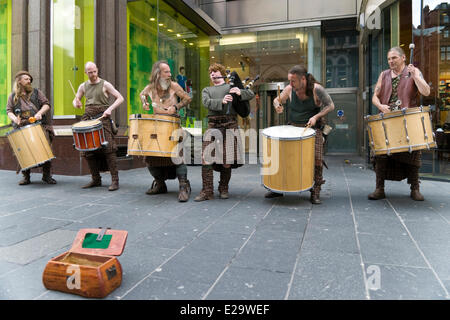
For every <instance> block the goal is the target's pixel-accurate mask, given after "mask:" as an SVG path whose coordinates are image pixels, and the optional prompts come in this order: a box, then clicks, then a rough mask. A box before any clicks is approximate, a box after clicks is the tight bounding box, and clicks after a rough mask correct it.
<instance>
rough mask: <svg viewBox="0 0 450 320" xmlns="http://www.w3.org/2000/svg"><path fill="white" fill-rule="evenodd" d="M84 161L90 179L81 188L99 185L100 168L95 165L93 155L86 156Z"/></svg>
mask: <svg viewBox="0 0 450 320" xmlns="http://www.w3.org/2000/svg"><path fill="white" fill-rule="evenodd" d="M86 161H87V163H88V166H89V171H90V172H91V176H92V180H91V182H89V183H88V184H86V185H84V186H83V187H82V188H83V189H88V188H93V187H100V186H101V185H102V177H101V176H100V170H99V168H98V165H97V159H96V158H95V156H93V155H89V156H86Z"/></svg>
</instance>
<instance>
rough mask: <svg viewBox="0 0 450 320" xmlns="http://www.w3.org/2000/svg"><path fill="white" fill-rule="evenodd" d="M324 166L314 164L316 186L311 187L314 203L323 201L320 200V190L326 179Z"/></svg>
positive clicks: (312, 201)
mask: <svg viewBox="0 0 450 320" xmlns="http://www.w3.org/2000/svg"><path fill="white" fill-rule="evenodd" d="M322 173H323V167H322V166H314V186H313V188H312V189H311V198H310V200H311V203H312V204H321V203H322V201H320V190H321V189H322V188H321V185H322V184H324V183H325V180H323V175H322Z"/></svg>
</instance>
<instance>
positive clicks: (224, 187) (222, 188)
mask: <svg viewBox="0 0 450 320" xmlns="http://www.w3.org/2000/svg"><path fill="white" fill-rule="evenodd" d="M230 179H231V168H222V171H220V181H219V194H220V199H228V198H229V195H228V184H229V182H230Z"/></svg>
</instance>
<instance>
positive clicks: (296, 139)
mask: <svg viewBox="0 0 450 320" xmlns="http://www.w3.org/2000/svg"><path fill="white" fill-rule="evenodd" d="M274 127H281V126H274ZM283 127H292V128H305V129H311V128H306V127H296V126H291V125H285V126H283ZM269 128H273V127H268V128H265V129H264V130H263V131H261V134H262V135H263V136H264V137H266V138H270V139H272V140H282V141H298V140H306V139H309V138H312V137H314V136H315V135H316V130H314V129H311V130H312V131H313V132H312V133H311V134H310V135H302V136H300V137H292V138H283V137H272V136H269V135H268V134H266V133H264V131H265V130H266V129H269ZM303 132H304V131H303Z"/></svg>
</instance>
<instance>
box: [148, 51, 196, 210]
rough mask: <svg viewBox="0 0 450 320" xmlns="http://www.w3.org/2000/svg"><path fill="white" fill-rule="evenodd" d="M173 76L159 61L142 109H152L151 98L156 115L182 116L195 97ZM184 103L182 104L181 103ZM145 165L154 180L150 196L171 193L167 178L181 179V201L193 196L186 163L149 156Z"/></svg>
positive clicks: (153, 69)
mask: <svg viewBox="0 0 450 320" xmlns="http://www.w3.org/2000/svg"><path fill="white" fill-rule="evenodd" d="M171 76H172V74H171V73H170V67H169V64H168V63H167V61H163V60H161V61H157V62H156V63H155V64H153V67H152V73H151V75H150V83H149V84H148V85H147V86H146V87H145V88H144V90H142V92H141V93H140V98H141V101H142V107H143V108H144V110H147V111H148V110H150V104H149V102H148V97H149V98H150V100H151V101H152V106H153V111H154V113H155V114H163V115H170V116H175V117H178V112H179V111H180V109H181V108H183V107H185V106H187V105H188V104H189V103H190V102H191V100H192V99H191V97H190V96H189V95H188V94H187V93H186V92H185V91H184V90H183V88H182V87H181V86H180V85H179V84H178V83H176V82H174V81H172V80H171ZM178 100H180V101H179V102H177V101H178ZM145 162H146V164H147V168H148V170H149V171H150V174H151V175H152V176H153V178H154V180H153V183H152V185H151V187H150V188H149V189H148V190H147V192H146V193H147V194H149V195H154V194H161V193H167V185H166V182H165V181H166V180H167V179H174V178H175V177H177V178H178V181H179V193H178V201H180V202H186V201H188V200H189V196H190V194H191V185H190V182H189V180H188V179H187V166H186V164H185V163H184V162H183V163H181V164H177V165H176V164H174V163H173V162H172V159H171V158H169V157H145Z"/></svg>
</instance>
